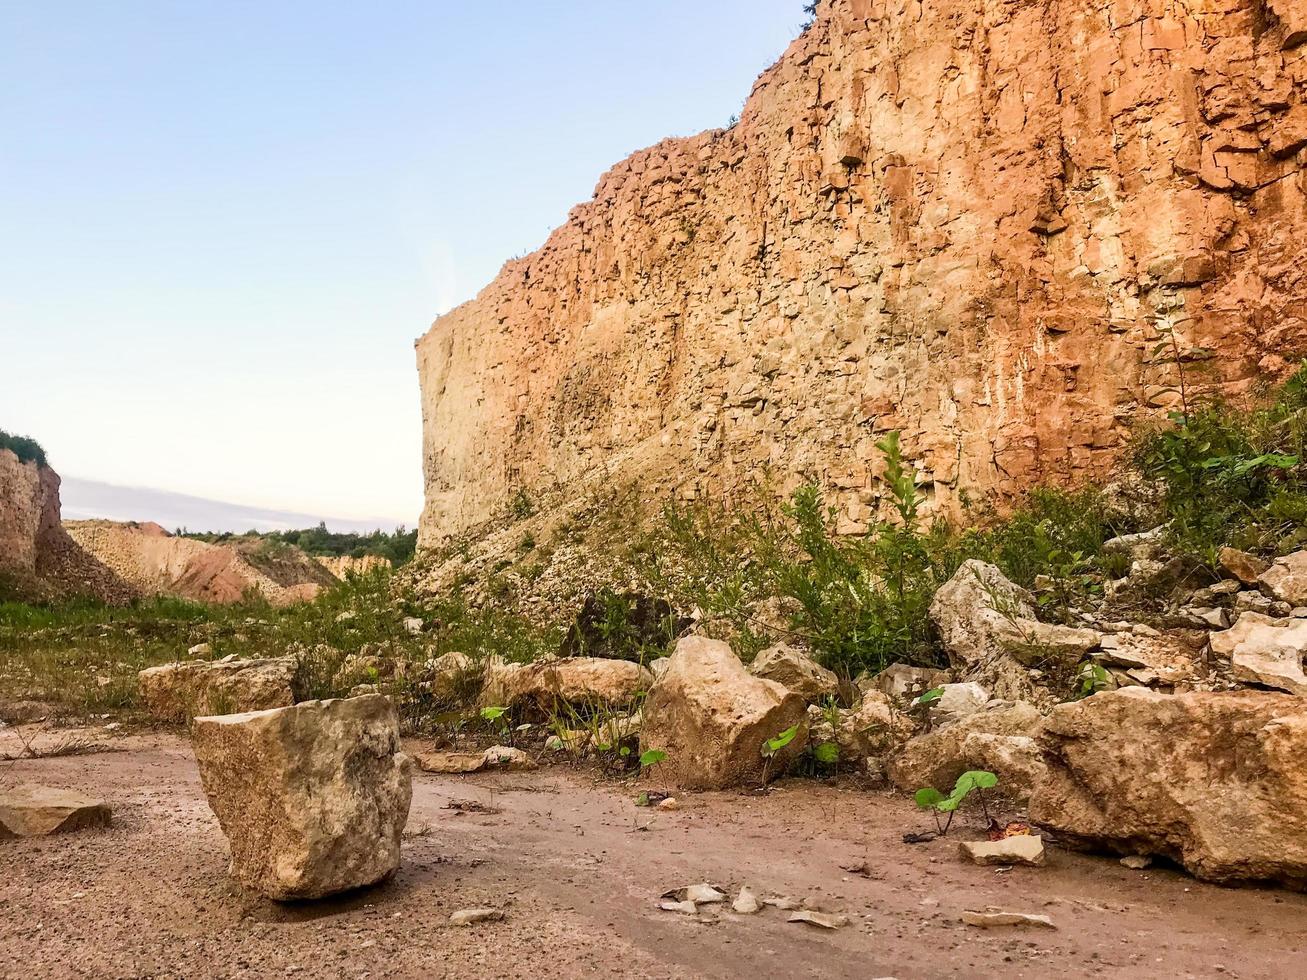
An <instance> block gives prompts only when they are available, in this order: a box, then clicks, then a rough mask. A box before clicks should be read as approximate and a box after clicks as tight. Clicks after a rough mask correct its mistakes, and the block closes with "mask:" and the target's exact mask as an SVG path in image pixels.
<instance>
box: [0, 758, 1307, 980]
mask: <svg viewBox="0 0 1307 980" xmlns="http://www.w3.org/2000/svg"><path fill="white" fill-rule="evenodd" d="M120 744H122V745H124V746H129V747H130V749H129V751H123V752H115V753H107V754H99V755H88V756H75V757H67V758H54V759H43V760H37V761H32V762H23V763H19V764H15V765H13V766H12V767H7V768H0V779H12V778H15V777H17V778H23V779H30V780H34V781H40V782H45V783H48V784H50V785H54V786H67V787H80V788H83V789H86V790H89V791H92V792H94V793H98V794H102V795H103V796H105V797H106V798H108V799H109V800H110V801H111V802H112V803H113V804H114V807H115V815H116V824H115V826H114V827H113V828H112V829H111V830H109V831H103V832H86V833H81V834H76V835H69V836H63V837H53V838H47V839H43V840H34V841H22V842H16V843H9V844H4V845H0V976H3V977H5V978H9V977H14V978H22V980H32V978H35V977H42V978H44V977H50V978H58V977H265V976H299V977H319V976H321V977H444V976H449V977H455V976H457V977H462V978H467V977H502V976H521V977H582V976H595V975H608V976H632V977H750V978H756V980H762V978H770V977H822V978H832V977H850V978H852V977H858V978H874V977H888V976H894V977H898V978H900V980H907V978H913V977H968V978H971V977H999V976H1002V977H1031V978H1043V977H1050V976H1060V977H1079V976H1111V977H1148V978H1157V977H1189V976H1192V977H1210V976H1224V977H1247V978H1252V977H1259V978H1260V977H1286V978H1287V977H1301V976H1302V975H1303V969H1302V963H1303V962H1304V959H1303V957H1304V955H1305V954H1307V896H1302V895H1296V894H1292V893H1288V892H1277V891H1263V890H1227V889H1220V888H1216V887H1212V886H1208V885H1202V884H1199V883H1197V882H1194V881H1192V880H1191V879H1189V878H1187V877H1185V876H1183V875H1181V874H1179V873H1176V872H1172V871H1168V870H1150V871H1147V872H1143V873H1140V872H1132V871H1129V870H1127V869H1125V868H1122V867H1120V866H1119V865H1118V864H1116V863H1115V862H1114V861H1109V860H1104V859H1093V858H1085V857H1080V856H1077V855H1072V854H1068V853H1065V852H1062V851H1058V850H1053V851H1052V852H1051V856H1050V863H1049V865H1048V866H1047V867H1045V868H1041V869H1014V870H1011V871H996V870H994V869H986V868H976V867H971V866H967V865H963V864H961V863H960V862H958V861H957V859H956V857H955V853H954V848H955V844H954V843H953V842H951V841H941V842H935V843H932V844H927V845H918V846H908V845H905V844H903V843H902V842H901V839H900V838H901V835H902V833H903V831H904V830H907V829H920V828H921V827H922V826H923V821H922V818H921V816H920V815H918V814H917V813H916V812H915V811H914V810H913V809H912V807H911V805H910V804H909V803H907V802H906V801H903V800H901V799H896V798H891V797H885V796H881V795H877V794H868V793H865V792H856V791H852V790H848V791H844V790H836V789H832V788H829V787H825V786H818V785H813V784H811V783H806V782H792V783H789V784H788V785H787V786H785V787H783V788H782V789H780V790H779V791H777V792H774V793H773V794H771V795H770V796H768V797H766V798H761V799H760V798H756V797H747V796H742V795H734V794H705V795H701V796H696V797H693V798H690V799H688V800H687V801H686V803H687V805H686V807H685V808H684V809H682V810H680V811H677V812H674V813H657V814H655V813H652V812H651V811H648V810H643V809H639V808H636V807H635V806H633V804H632V802H631V797H630V794H629V791H627V790H625V789H623V788H621V787H618V786H615V785H612V784H607V783H598V784H596V783H594V782H592V781H591V780H590V779H589V778H588V777H586V776H584V775H581V774H577V773H573V772H571V771H567V770H551V771H545V772H539V773H530V774H493V775H477V776H470V777H433V776H420V777H418V779H417V781H416V782H415V787H414V789H415V792H414V802H413V809H412V813H411V816H410V820H409V826H408V835H407V840H406V843H405V851H404V862H405V863H404V867H403V869H402V870H401V871H400V873H399V875H398V876H397V877H396V878H395V879H394V880H393V881H392V882H391V883H389V884H387V885H384V886H382V887H380V888H378V889H375V890H372V891H369V892H364V893H361V894H358V895H355V896H351V897H349V898H347V899H344V900H338V901H330V902H326V903H319V904H316V905H301V906H278V905H276V904H274V903H271V902H266V901H263V900H261V899H257V898H253V897H250V896H247V895H244V894H242V893H241V892H240V891H239V890H238V889H236V888H235V887H234V886H233V885H232V883H231V882H230V881H229V879H228V878H227V876H226V873H225V872H226V861H227V854H226V845H225V842H224V840H223V838H222V835H221V833H220V831H219V830H218V826H217V823H216V821H215V820H214V818H213V816H212V814H211V813H210V812H209V809H208V807H207V805H206V804H205V802H204V798H203V794H202V792H201V789H200V786H199V780H198V778H197V775H196V772H195V767H194V763H193V761H192V759H191V757H190V752H189V749H188V748H187V746H186V743H185V742H184V741H183V740H182V739H179V738H176V737H172V736H150V737H135V738H128V739H122V740H120ZM451 800H475V801H478V802H481V803H483V804H487V805H491V806H493V807H496V808H499V809H500V810H501V812H499V813H491V814H479V813H467V814H462V815H459V814H457V813H456V812H454V811H452V810H449V809H446V808H445V807H446V804H448V803H449V802H450V801H451ZM646 825H647V827H648V829H645V830H637V829H635V828H637V827H644V826H646ZM864 858H865V859H866V860H867V862H868V864H869V866H870V867H871V868H872V877H870V878H866V877H862V876H858V875H850V874H849V873H848V872H845V871H843V870H841V868H840V866H841V865H850V864H855V863H857V862H859V861H862V860H863V859H864ZM703 880H707V881H712V882H714V883H717V884H720V885H723V886H729V887H731V888H732V889H733V888H734V887H736V886H738V885H739V884H741V883H745V882H747V883H750V884H751V885H753V887H754V888H755V889H756V890H758V891H759V892H760V893H764V894H771V893H777V894H786V895H792V896H795V897H801V896H808V897H809V898H810V899H812V900H815V901H816V902H818V903H819V904H820V905H821V906H822V907H825V908H828V909H831V910H837V911H842V912H846V913H848V914H850V915H851V917H852V920H853V921H852V924H851V925H850V926H848V927H847V928H844V929H841V930H839V931H835V932H825V931H820V930H816V929H813V928H812V927H809V926H802V925H796V924H789V923H787V922H785V921H784V919H785V915H784V913H781V912H779V911H777V910H774V909H769V910H767V911H765V912H764V913H762V914H761V915H758V916H753V917H740V916H735V915H733V914H730V913H726V912H722V913H709V914H706V915H701V916H700V917H698V918H690V917H684V916H679V915H676V914H674V913H667V912H661V911H658V910H657V908H656V907H655V904H656V903H655V900H656V897H657V895H658V894H659V893H660V892H661V891H663V890H665V889H667V888H670V887H673V886H677V885H681V884H687V883H691V882H696V881H703ZM483 904H491V905H498V906H502V907H505V908H506V910H507V919H506V920H505V921H504V922H502V923H493V924H486V925H481V926H476V927H472V928H463V929H458V928H453V927H450V926H449V925H448V924H447V918H448V915H449V913H450V912H452V911H454V910H455V909H459V908H464V907H468V906H474V905H483ZM991 905H992V906H1001V907H1003V908H1009V909H1016V910H1020V911H1029V912H1044V913H1048V914H1050V915H1052V916H1053V918H1054V920H1055V921H1056V922H1057V923H1058V925H1059V927H1060V928H1059V929H1058V931H1056V932H1047V931H1013V930H1008V931H1000V932H983V931H978V930H975V929H970V928H967V927H965V926H963V925H961V924H960V923H959V921H958V918H957V917H958V913H959V912H960V911H961V910H962V909H964V908H983V907H985V906H991Z"/></svg>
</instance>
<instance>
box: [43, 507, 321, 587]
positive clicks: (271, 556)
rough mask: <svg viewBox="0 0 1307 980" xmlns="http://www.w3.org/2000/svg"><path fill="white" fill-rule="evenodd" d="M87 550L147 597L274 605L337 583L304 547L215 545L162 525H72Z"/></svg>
mask: <svg viewBox="0 0 1307 980" xmlns="http://www.w3.org/2000/svg"><path fill="white" fill-rule="evenodd" d="M64 527H65V529H66V530H67V531H68V533H69V534H70V535H71V536H72V538H73V540H74V541H76V542H77V544H78V545H80V546H81V547H82V548H83V549H85V551H87V552H88V553H89V554H90V555H92V556H93V557H94V558H96V559H97V560H98V561H100V562H103V563H104V564H105V565H107V566H108V567H109V568H111V569H113V571H114V572H115V573H116V574H117V575H119V576H120V577H121V578H122V579H124V580H125V581H127V582H128V583H130V584H131V585H132V586H133V587H134V588H135V589H137V590H139V591H140V592H142V593H145V594H147V595H158V594H165V595H176V596H181V597H182V598H185V599H194V600H196V601H198V602H215V603H227V602H238V601H239V600H240V599H241V598H243V597H244V595H245V593H246V592H248V591H251V590H253V591H256V592H260V593H262V594H263V595H264V596H265V597H266V598H267V599H268V601H269V602H271V603H273V604H274V605H288V604H290V603H293V602H302V601H305V600H309V599H312V598H313V597H314V596H315V595H317V593H318V591H319V590H320V589H321V588H323V587H324V586H327V585H330V584H331V583H333V582H334V581H335V579H334V578H332V576H331V574H330V573H329V572H328V571H327V570H326V569H325V568H323V567H322V566H321V565H320V564H318V562H317V561H315V560H314V559H311V558H309V557H308V555H306V554H304V553H303V552H302V551H300V550H299V549H298V548H291V547H285V548H278V549H276V550H265V549H264V548H263V546H262V543H261V542H259V541H249V542H240V541H236V542H233V543H230V544H223V545H218V544H209V543H208V542H206V541H197V540H194V539H191V538H182V537H177V536H175V535H172V534H169V533H168V532H167V531H165V530H164V529H163V528H162V527H160V526H159V525H158V524H151V523H145V524H139V523H125V524H124V523H116V522H114V521H69V522H67V523H66V524H65V525H64Z"/></svg>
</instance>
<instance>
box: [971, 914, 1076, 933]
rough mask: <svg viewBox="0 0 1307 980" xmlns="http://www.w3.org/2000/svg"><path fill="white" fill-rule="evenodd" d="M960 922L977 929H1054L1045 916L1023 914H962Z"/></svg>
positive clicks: (1051, 921)
mask: <svg viewBox="0 0 1307 980" xmlns="http://www.w3.org/2000/svg"><path fill="white" fill-rule="evenodd" d="M962 921H963V922H965V923H966V924H967V925H969V926H976V927H977V928H979V929H998V928H1002V927H1004V926H1034V927H1036V928H1039V929H1056V928H1057V926H1056V925H1054V924H1053V920H1052V919H1051V918H1049V917H1048V916H1046V915H1029V914H1027V913H1025V912H972V911H966V912H963V913H962Z"/></svg>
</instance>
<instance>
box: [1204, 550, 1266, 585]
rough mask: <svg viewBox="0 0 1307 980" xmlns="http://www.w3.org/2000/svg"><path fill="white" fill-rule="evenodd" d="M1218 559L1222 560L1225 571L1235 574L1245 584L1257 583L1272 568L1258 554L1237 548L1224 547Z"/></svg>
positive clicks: (1222, 567) (1218, 554)
mask: <svg viewBox="0 0 1307 980" xmlns="http://www.w3.org/2000/svg"><path fill="white" fill-rule="evenodd" d="M1216 560H1217V561H1218V562H1220V564H1221V569H1222V570H1223V571H1225V572H1227V573H1229V574H1230V575H1233V576H1234V577H1235V578H1236V579H1238V580H1239V581H1240V582H1242V583H1243V584H1244V585H1256V584H1257V579H1258V577H1259V576H1261V575H1262V574H1263V573H1265V571H1266V570H1267V569H1268V568H1270V565H1269V564H1268V563H1267V562H1264V561H1262V559H1260V558H1258V557H1257V556H1256V555H1250V554H1248V552H1246V551H1239V550H1238V549H1237V548H1222V549H1221V550H1220V552H1218V553H1217V556H1216Z"/></svg>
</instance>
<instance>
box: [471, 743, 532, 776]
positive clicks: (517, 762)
mask: <svg viewBox="0 0 1307 980" xmlns="http://www.w3.org/2000/svg"><path fill="white" fill-rule="evenodd" d="M482 758H483V759H484V761H485V764H486V765H487V766H492V767H494V768H496V769H511V770H513V771H519V770H527V769H534V768H536V764H535V762H534V761H533V760H532V759H531V757H530V756H529V755H527V754H526V752H524V751H523V750H521V749H514V748H510V747H509V746H507V745H492V746H491V747H490V748H488V749H486V751H485V754H484V755H483V756H482Z"/></svg>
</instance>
